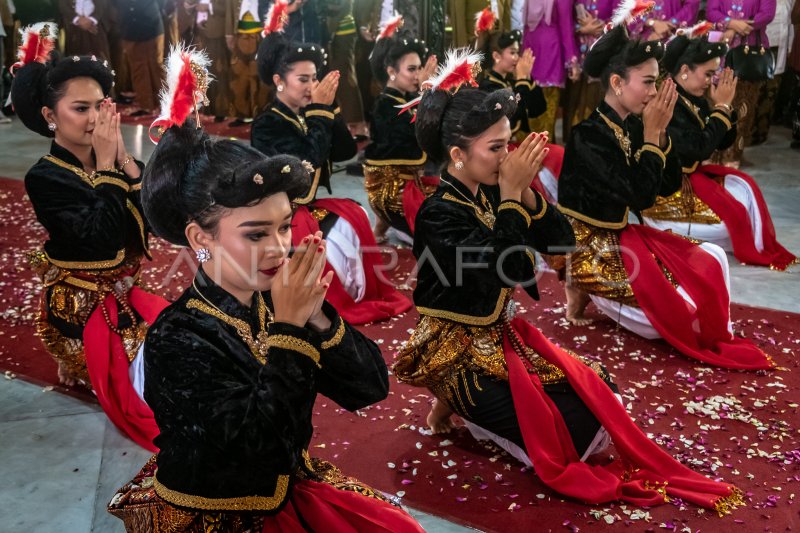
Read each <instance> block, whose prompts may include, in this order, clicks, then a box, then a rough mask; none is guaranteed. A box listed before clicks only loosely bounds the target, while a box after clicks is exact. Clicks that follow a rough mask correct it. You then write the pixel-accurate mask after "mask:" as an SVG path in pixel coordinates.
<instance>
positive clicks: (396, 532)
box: [262, 480, 425, 533]
mask: <svg viewBox="0 0 800 533" xmlns="http://www.w3.org/2000/svg"><path fill="white" fill-rule="evenodd" d="M303 523H306V524H308V526H309V527H310V529H311V531H336V532H337V533H424V531H425V530H424V529H422V527H421V526H420V525H419V524H417V522H416V521H415V520H414V519H413V518H411V516H409V515H408V513H406V512H405V511H403V510H402V509H399V508H397V507H394V506H393V505H391V504H388V503H386V502H384V501H382V500H377V499H374V498H368V497H366V496H362V495H361V494H358V493H357V492H353V491H347V490H341V489H337V488H335V487H332V486H331V485H328V484H327V483H318V482H315V481H307V480H302V481H298V482H296V483H295V484H294V486H293V487H292V496H291V499H290V500H289V502H288V503H287V504H286V506H285V507H284V508H283V510H282V511H281V512H280V513H278V514H277V515H274V516H269V517H267V518H266V519H265V521H264V529H263V530H262V531H264V533H278V532H280V533H306V532H307V531H309V530H308V529H306V528H305V527H304V525H303Z"/></svg>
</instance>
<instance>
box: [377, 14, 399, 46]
mask: <svg viewBox="0 0 800 533" xmlns="http://www.w3.org/2000/svg"><path fill="white" fill-rule="evenodd" d="M402 27H403V16H402V15H395V16H394V17H392V18H390V19H389V21H388V22H386V24H385V25H384V26H383V29H381V33H380V34H379V35H378V40H380V39H388V38H389V37H391V36H392V35H394V33H395V32H396V31H397V30H398V29H400V28H402Z"/></svg>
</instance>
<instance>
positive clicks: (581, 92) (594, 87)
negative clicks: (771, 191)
mask: <svg viewBox="0 0 800 533" xmlns="http://www.w3.org/2000/svg"><path fill="white" fill-rule="evenodd" d="M616 4H617V2H616V0H575V7H574V9H575V39H576V40H577V43H576V44H577V46H578V62H579V64H580V65H581V69H582V68H583V61H584V58H585V57H586V53H587V52H588V51H589V49H590V48H591V47H592V45H593V44H594V42H595V41H596V40H597V39H598V38H599V37H600V36H601V35H603V28H604V27H605V25H606V22H607V21H609V20H610V19H611V14H612V12H613V11H614V6H616ZM604 93H605V91H603V87H602V85H601V84H600V80H598V79H595V78H592V77H590V76H587V75H586V74H585V73H583V74H581V77H580V79H579V80H578V81H572V80H568V81H567V86H566V90H565V98H564V120H563V121H562V132H561V133H562V138H563V139H564V143H566V142H567V141H569V134H570V132H571V131H572V127H573V126H575V125H576V124H579V123H580V122H582V121H584V120H586V119H587V118H589V115H591V114H592V111H594V108H596V107H597V104H599V103H600V101H601V100H602V99H603V95H604Z"/></svg>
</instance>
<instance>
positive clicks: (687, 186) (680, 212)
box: [642, 175, 723, 224]
mask: <svg viewBox="0 0 800 533" xmlns="http://www.w3.org/2000/svg"><path fill="white" fill-rule="evenodd" d="M722 179H723V178H720V179H719V180H718V181H720V182H721V180H722ZM720 185H722V183H720ZM642 216H645V217H647V218H652V219H655V220H669V221H673V222H690V223H693V224H719V223H720V222H721V220H720V218H719V217H718V216H717V214H716V213H714V211H712V210H711V208H710V207H709V206H708V204H706V203H705V202H704V201H703V200H701V199H700V198H699V197H698V196H697V195H696V194H695V193H694V189H693V188H692V183H691V180H690V179H689V176H687V175H684V176H683V186H682V187H681V189H680V190H679V191H678V192H676V193H675V194H673V195H671V196H667V197H666V198H665V197H663V196H658V197H657V198H656V203H655V205H653V207H651V208H649V209H646V210H644V211H642Z"/></svg>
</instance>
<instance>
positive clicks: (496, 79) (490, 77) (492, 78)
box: [488, 74, 509, 88]
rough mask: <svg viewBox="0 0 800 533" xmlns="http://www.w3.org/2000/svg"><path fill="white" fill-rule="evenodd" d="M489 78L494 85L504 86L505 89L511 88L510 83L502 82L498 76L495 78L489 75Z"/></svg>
mask: <svg viewBox="0 0 800 533" xmlns="http://www.w3.org/2000/svg"><path fill="white" fill-rule="evenodd" d="M488 78H489V81H491V82H494V83H496V84H498V85H502V86H503V87H505V88H508V87H509V85H508V82H507V81H506V80H501V79H500V78H498V77H497V76H494V75H492V74H489V75H488Z"/></svg>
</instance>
